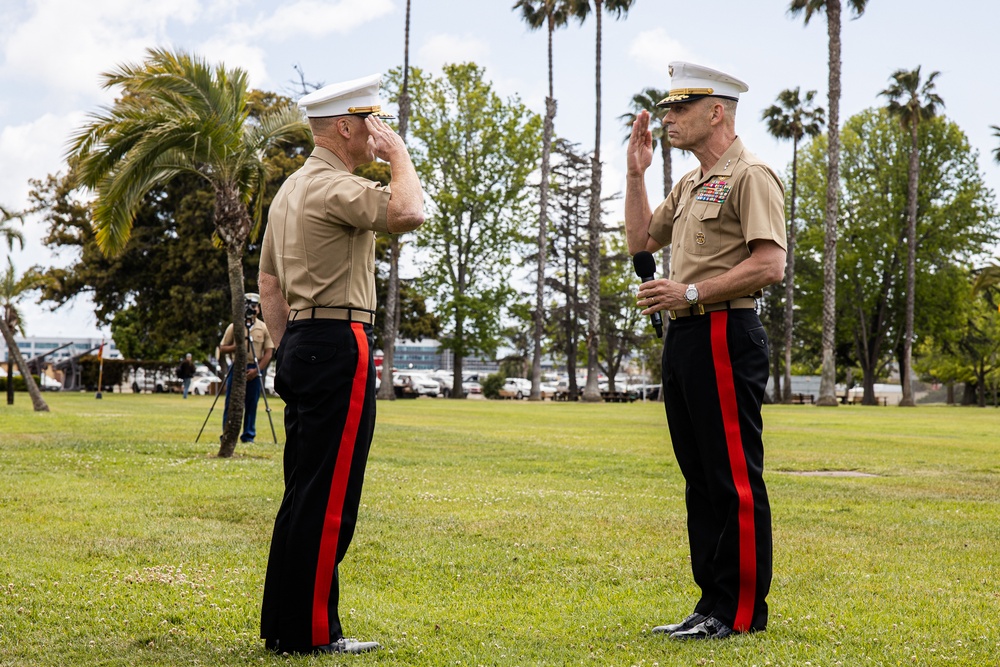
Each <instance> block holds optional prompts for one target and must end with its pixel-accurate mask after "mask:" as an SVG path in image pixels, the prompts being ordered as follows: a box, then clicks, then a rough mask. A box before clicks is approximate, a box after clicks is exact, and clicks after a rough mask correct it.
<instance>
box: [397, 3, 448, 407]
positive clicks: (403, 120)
mask: <svg viewBox="0 0 1000 667" xmlns="http://www.w3.org/2000/svg"><path fill="white" fill-rule="evenodd" d="M409 83H410V0H406V27H405V29H404V40H403V87H402V89H400V93H399V99H398V100H397V101H398V103H399V136H400V137H402V139H403V141H404V142H405V141H406V129H407V126H408V125H409V122H410V93H409V92H408V91H409ZM401 247H402V243H400V240H399V234H392V235H391V236H390V237H389V284H388V286H387V288H386V295H385V322H384V323H383V326H382V347H383V349H382V379H381V382H382V384H381V385H379V388H378V398H380V399H383V400H389V401H394V400H396V388H395V386H394V385H393V381H392V367H393V365H394V364H395V363H396V337H397V336H398V335H399V312H398V311H399V253H400V249H401ZM461 381H462V378H458V382H459V383H461ZM459 386H461V385H459Z"/></svg>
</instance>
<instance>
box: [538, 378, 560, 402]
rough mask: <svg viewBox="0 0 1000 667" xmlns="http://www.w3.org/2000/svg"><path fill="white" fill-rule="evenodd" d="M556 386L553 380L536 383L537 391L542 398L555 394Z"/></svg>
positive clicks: (549, 397) (552, 396)
mask: <svg viewBox="0 0 1000 667" xmlns="http://www.w3.org/2000/svg"><path fill="white" fill-rule="evenodd" d="M557 391H558V388H557V387H556V383H555V382H542V383H541V384H539V385H538V393H539V394H540V395H541V397H542V399H546V398H547V399H549V400H551V399H553V398H555V396H556V392H557Z"/></svg>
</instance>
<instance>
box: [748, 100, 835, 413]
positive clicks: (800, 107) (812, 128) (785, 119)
mask: <svg viewBox="0 0 1000 667" xmlns="http://www.w3.org/2000/svg"><path fill="white" fill-rule="evenodd" d="M814 97H816V91H815V90H810V91H809V92H807V93H806V95H805V97H804V98H803V97H802V96H801V95H800V94H799V89H798V88H795V89H794V90H792V89H787V90H783V91H781V92H780V93H778V103H777V104H772V105H771V106H769V107H768V108H767V109H764V111H763V113H761V120H763V121H765V122H766V123H767V131H768V132H770V133H771V135H772V136H773V137H775V138H778V139H791V140H792V192H791V202H790V213H789V216H788V241H787V243H788V247H787V252H786V253H785V311H784V315H785V317H784V319H785V322H784V324H785V326H784V346H783V347H784V353H785V383H784V384H785V391H784V395H781V393H780V385H781V383H780V382H779V381H778V378H779V375H778V373H777V372H775V374H774V402H775V403H778V402H780V401H784V402H785V403H791V402H792V339H793V337H794V329H793V327H794V321H793V320H794V318H795V202H796V199H797V188H798V159H799V142H800V141H802V139H804V138H805V137H815V136H817V135H818V134H819V133H820V132H822V131H823V108H822V107H815V106H813V98H814Z"/></svg>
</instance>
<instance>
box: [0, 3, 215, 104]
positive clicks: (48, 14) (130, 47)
mask: <svg viewBox="0 0 1000 667" xmlns="http://www.w3.org/2000/svg"><path fill="white" fill-rule="evenodd" d="M200 4H201V3H200V2H198V0H171V2H163V1H162V0H102V1H101V2H78V1H76V0H37V1H36V2H34V3H32V5H31V7H32V11H33V13H32V14H30V15H29V16H28V17H27V18H26V19H25V20H23V21H22V22H20V23H18V24H17V25H16V26H15V27H14V29H13V30H12V31H10V32H9V33H7V35H6V38H4V39H3V42H2V56H3V61H2V64H0V75H2V76H4V77H5V78H8V79H11V80H22V81H29V82H30V83H32V84H34V85H39V86H44V87H46V88H49V89H53V90H57V91H60V93H61V94H62V95H63V96H71V95H73V94H75V93H88V92H90V91H93V90H94V89H95V88H96V87H97V84H98V75H99V74H100V73H101V72H104V71H107V70H109V69H111V68H112V67H113V66H114V65H115V64H117V63H120V62H123V61H130V60H139V59H141V57H142V55H143V52H144V50H145V49H146V47H148V46H150V45H155V44H157V43H159V42H161V41H163V36H164V34H165V30H166V24H167V22H168V21H178V22H181V23H189V22H191V21H194V20H196V19H197V17H198V9H199V6H200Z"/></svg>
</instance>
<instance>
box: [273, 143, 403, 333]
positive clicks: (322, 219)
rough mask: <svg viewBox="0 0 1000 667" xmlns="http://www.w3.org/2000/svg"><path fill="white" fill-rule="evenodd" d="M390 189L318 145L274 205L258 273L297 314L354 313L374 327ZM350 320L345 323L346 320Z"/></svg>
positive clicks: (287, 183) (283, 187) (386, 230)
mask: <svg viewBox="0 0 1000 667" xmlns="http://www.w3.org/2000/svg"><path fill="white" fill-rule="evenodd" d="M390 196H391V192H390V189H389V188H388V187H383V186H382V185H379V184H378V183H375V182H373V181H369V180H368V179H366V178H361V177H360V176H355V175H354V174H352V173H351V172H350V171H349V170H348V169H347V166H346V165H345V164H344V163H343V161H342V160H341V159H340V158H339V157H337V156H336V155H335V154H334V153H333V152H332V151H330V150H329V149H326V148H323V147H321V146H317V147H316V148H315V149H314V150H313V152H312V154H311V155H310V156H309V158H308V159H307V160H306V162H305V164H304V165H303V166H302V168H301V169H299V170H298V171H297V172H295V173H294V174H292V175H291V176H290V177H289V178H288V180H287V181H286V182H285V184H284V185H283V186H282V188H281V190H280V191H279V193H278V196H276V197H275V199H274V201H273V202H272V204H271V209H270V213H269V216H268V225H267V230H266V231H265V233H264V243H263V246H262V249H261V257H260V270H261V271H262V272H264V273H267V274H270V275H273V276H277V277H278V278H279V283H280V285H281V291H282V292H283V293H284V294H285V298H286V300H287V302H288V307H289V308H290V309H291V310H293V311H300V310H306V309H311V308H314V307H321V308H357V309H361V310H362V311H367V313H369V316H367V317H363V318H362V319H359V320H357V321H366V322H368V323H369V324H373V323H374V315H373V314H374V312H375V233H376V232H380V233H387V232H388V223H387V219H386V210H387V208H388V205H389V199H390ZM345 319H346V318H345Z"/></svg>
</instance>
